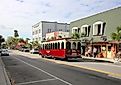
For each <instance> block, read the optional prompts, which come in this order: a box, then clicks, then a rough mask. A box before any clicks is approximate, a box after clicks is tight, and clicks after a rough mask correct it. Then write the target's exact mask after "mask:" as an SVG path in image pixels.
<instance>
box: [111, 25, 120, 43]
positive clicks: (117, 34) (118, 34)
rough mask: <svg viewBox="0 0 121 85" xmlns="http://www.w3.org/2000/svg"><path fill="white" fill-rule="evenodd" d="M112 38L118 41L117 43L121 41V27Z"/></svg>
mask: <svg viewBox="0 0 121 85" xmlns="http://www.w3.org/2000/svg"><path fill="white" fill-rule="evenodd" d="M111 38H112V40H117V41H119V40H121V27H117V28H116V32H113V33H112V34H111Z"/></svg>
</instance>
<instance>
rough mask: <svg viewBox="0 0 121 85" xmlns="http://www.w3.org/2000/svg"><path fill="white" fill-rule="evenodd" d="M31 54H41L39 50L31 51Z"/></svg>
mask: <svg viewBox="0 0 121 85" xmlns="http://www.w3.org/2000/svg"><path fill="white" fill-rule="evenodd" d="M30 53H31V54H34V53H36V54H38V53H39V49H32V50H30Z"/></svg>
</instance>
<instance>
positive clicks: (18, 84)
mask: <svg viewBox="0 0 121 85" xmlns="http://www.w3.org/2000/svg"><path fill="white" fill-rule="evenodd" d="M53 80H57V79H45V80H38V81H30V82H24V83H17V84H16V85H25V84H33V83H38V82H44V81H53Z"/></svg>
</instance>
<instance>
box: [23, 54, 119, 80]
mask: <svg viewBox="0 0 121 85" xmlns="http://www.w3.org/2000/svg"><path fill="white" fill-rule="evenodd" d="M24 56H26V57H28V56H27V55H24ZM31 56H33V55H31ZM41 59H43V60H47V61H51V62H54V63H58V64H64V65H68V66H73V67H78V68H82V69H87V70H91V71H96V72H99V73H104V74H107V75H109V76H114V77H120V78H121V74H118V73H113V72H108V71H104V70H99V69H96V68H91V67H87V66H81V65H72V64H68V63H67V62H63V61H55V60H50V59H45V58H41ZM116 67H120V66H116Z"/></svg>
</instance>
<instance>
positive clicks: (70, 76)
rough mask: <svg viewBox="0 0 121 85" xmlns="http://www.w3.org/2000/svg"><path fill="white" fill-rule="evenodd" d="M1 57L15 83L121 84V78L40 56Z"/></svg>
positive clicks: (14, 55) (56, 84)
mask: <svg viewBox="0 0 121 85" xmlns="http://www.w3.org/2000/svg"><path fill="white" fill-rule="evenodd" d="M2 59H3V62H4V64H5V66H6V70H7V71H8V74H9V78H10V79H11V80H12V81H13V82H14V83H15V85H121V80H118V79H115V78H112V77H109V76H108V75H106V74H102V73H98V72H94V71H89V70H85V69H81V68H76V67H71V66H66V65H63V64H57V63H54V62H50V61H47V60H43V59H40V58H39V59H32V58H28V57H25V56H21V55H16V54H11V55H10V56H2ZM70 63H71V62H70Z"/></svg>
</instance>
